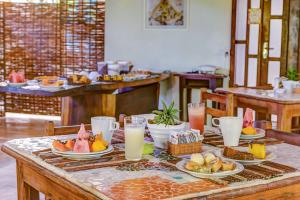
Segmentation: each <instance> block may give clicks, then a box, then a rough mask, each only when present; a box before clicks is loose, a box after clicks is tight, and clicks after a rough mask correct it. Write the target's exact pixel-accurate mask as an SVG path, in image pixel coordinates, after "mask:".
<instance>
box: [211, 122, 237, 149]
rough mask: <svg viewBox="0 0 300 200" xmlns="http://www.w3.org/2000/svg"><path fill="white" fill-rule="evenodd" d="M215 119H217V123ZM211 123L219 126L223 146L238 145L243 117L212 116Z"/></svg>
mask: <svg viewBox="0 0 300 200" xmlns="http://www.w3.org/2000/svg"><path fill="white" fill-rule="evenodd" d="M216 121H219V123H218V124H217V123H216ZM212 124H213V125H214V126H217V127H220V129H221V132H222V135H223V139H224V146H232V147H234V146H239V141H240V137H241V132H242V128H243V118H241V117H220V118H213V119H212Z"/></svg>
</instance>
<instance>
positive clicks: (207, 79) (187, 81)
mask: <svg viewBox="0 0 300 200" xmlns="http://www.w3.org/2000/svg"><path fill="white" fill-rule="evenodd" d="M175 76H178V77H179V106H180V108H179V109H180V119H181V120H183V118H184V110H186V109H184V108H186V105H184V104H188V103H190V102H191V100H192V89H200V88H208V89H211V90H212V91H214V90H215V89H216V88H217V87H223V80H224V78H226V76H225V75H217V74H196V73H177V74H175ZM185 90H186V96H185V95H184V91H185Z"/></svg>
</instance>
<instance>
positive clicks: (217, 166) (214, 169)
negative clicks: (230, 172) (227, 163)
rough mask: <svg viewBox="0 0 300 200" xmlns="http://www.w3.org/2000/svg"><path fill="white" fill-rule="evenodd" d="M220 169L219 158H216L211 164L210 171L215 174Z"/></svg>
mask: <svg viewBox="0 0 300 200" xmlns="http://www.w3.org/2000/svg"><path fill="white" fill-rule="evenodd" d="M221 168H222V160H221V159H220V158H217V159H216V160H215V161H213V162H212V167H211V171H212V172H217V171H219V170H220V169H221Z"/></svg>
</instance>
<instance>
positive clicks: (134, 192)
mask: <svg viewBox="0 0 300 200" xmlns="http://www.w3.org/2000/svg"><path fill="white" fill-rule="evenodd" d="M70 137H71V138H73V137H74V136H72V135H70V136H58V137H39V138H27V139H16V140H11V141H9V142H7V143H5V144H4V145H5V146H6V147H8V148H10V149H11V150H13V151H15V152H17V153H18V154H21V155H22V156H25V157H27V158H28V159H30V160H32V161H33V162H36V163H37V164H39V165H41V166H43V167H45V168H47V169H48V170H50V171H52V172H54V173H55V174H57V175H58V176H61V177H64V178H66V179H67V180H69V181H70V182H72V183H74V184H76V185H78V186H80V187H82V188H83V189H85V190H88V191H90V192H91V193H93V194H94V195H96V196H98V197H99V198H101V199H115V200H122V199H130V200H142V199H186V198H193V197H205V196H207V195H211V194H217V193H220V192H223V191H230V190H233V189H242V188H247V187H250V186H256V185H261V184H268V183H271V182H276V181H279V180H284V179H287V178H290V177H295V176H300V172H298V171H296V172H291V173H287V174H284V175H282V176H278V177H275V178H272V179H261V180H256V181H244V182H235V183H230V184H228V185H224V184H219V183H217V182H213V181H211V180H205V179H198V178H195V177H192V176H190V175H188V174H186V173H183V172H180V171H178V170H177V169H176V168H175V167H172V166H171V165H164V164H163V162H162V161H161V160H160V159H159V158H155V157H153V156H148V157H147V159H148V160H149V161H147V165H148V166H146V167H145V168H143V169H140V170H128V169H127V168H126V167H125V168H124V166H123V167H122V166H109V167H101V168H96V169H89V170H83V171H74V172H67V171H65V170H63V169H61V168H59V167H56V166H54V165H51V164H49V163H47V162H45V160H43V159H41V158H40V157H38V156H36V155H35V154H33V152H36V151H39V150H44V149H47V148H50V147H51V142H52V141H53V140H54V139H67V138H70ZM119 148H122V145H119ZM216 149H217V148H215V147H212V146H208V145H204V151H208V150H216ZM268 150H272V152H273V153H274V154H275V155H276V159H275V160H274V162H276V163H280V164H283V165H288V166H290V167H294V168H296V169H298V170H300V156H299V155H300V147H297V146H293V145H288V144H285V143H282V144H276V145H271V146H268ZM287 158H288V159H287ZM149 163H150V164H149ZM150 165H151V166H150Z"/></svg>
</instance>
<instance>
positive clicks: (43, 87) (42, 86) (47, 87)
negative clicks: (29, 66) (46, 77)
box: [40, 85, 64, 90]
mask: <svg viewBox="0 0 300 200" xmlns="http://www.w3.org/2000/svg"><path fill="white" fill-rule="evenodd" d="M40 87H41V89H42V90H60V89H63V88H64V87H63V86H44V85H40Z"/></svg>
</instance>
